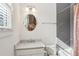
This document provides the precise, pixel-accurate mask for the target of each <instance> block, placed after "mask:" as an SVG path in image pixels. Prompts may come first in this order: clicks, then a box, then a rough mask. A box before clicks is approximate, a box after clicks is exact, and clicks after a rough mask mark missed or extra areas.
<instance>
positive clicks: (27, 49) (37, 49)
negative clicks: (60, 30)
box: [14, 40, 47, 56]
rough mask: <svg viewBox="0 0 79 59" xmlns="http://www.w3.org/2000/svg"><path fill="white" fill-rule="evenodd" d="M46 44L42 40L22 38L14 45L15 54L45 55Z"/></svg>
mask: <svg viewBox="0 0 79 59" xmlns="http://www.w3.org/2000/svg"><path fill="white" fill-rule="evenodd" d="M46 54H47V52H46V51H45V45H44V44H43V43H42V42H41V41H34V40H30V41H29V40H21V41H20V42H18V43H17V44H16V45H15V46H14V55H15V56H44V55H46Z"/></svg>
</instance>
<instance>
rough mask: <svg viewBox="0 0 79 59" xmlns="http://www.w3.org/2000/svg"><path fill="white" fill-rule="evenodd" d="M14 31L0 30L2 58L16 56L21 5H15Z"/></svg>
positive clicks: (0, 52)
mask: <svg viewBox="0 0 79 59" xmlns="http://www.w3.org/2000/svg"><path fill="white" fill-rule="evenodd" d="M13 9H14V10H13V12H12V29H11V30H5V31H4V30H3V31H2V30H0V56H1V55H2V56H10V55H14V44H15V43H16V42H18V41H19V31H18V29H19V24H18V23H19V19H20V18H19V10H18V9H19V4H13Z"/></svg>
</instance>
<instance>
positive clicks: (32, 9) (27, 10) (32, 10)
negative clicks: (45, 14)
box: [25, 7, 36, 12]
mask: <svg viewBox="0 0 79 59" xmlns="http://www.w3.org/2000/svg"><path fill="white" fill-rule="evenodd" d="M25 11H26V12H36V9H35V8H34V7H26V8H25Z"/></svg>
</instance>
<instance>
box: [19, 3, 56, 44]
mask: <svg viewBox="0 0 79 59" xmlns="http://www.w3.org/2000/svg"><path fill="white" fill-rule="evenodd" d="M28 5H29V6H35V8H36V10H37V13H36V14H35V16H36V17H37V26H36V29H35V30H33V31H31V32H29V31H28V30H27V29H26V28H25V27H24V25H23V20H24V17H25V13H26V12H25V11H24V10H25V9H24V8H25V7H26V6H28ZM20 6H21V16H22V17H21V23H20V26H21V27H20V33H21V35H20V37H21V39H22V40H23V39H26V40H28V39H29V40H30V39H36V40H37V39H41V40H42V41H43V42H44V43H45V44H47V45H48V44H56V4H53V3H52V4H51V3H43V4H42V3H38V4H37V3H34V4H31V3H29V4H20ZM43 23H47V24H43Z"/></svg>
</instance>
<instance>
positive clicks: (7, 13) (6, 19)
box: [0, 3, 11, 29]
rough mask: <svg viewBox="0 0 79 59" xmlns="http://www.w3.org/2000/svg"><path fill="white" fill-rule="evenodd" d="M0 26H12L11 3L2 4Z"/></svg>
mask: <svg viewBox="0 0 79 59" xmlns="http://www.w3.org/2000/svg"><path fill="white" fill-rule="evenodd" d="M0 28H7V29H10V28H11V8H10V6H9V4H5V3H3V4H0Z"/></svg>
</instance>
